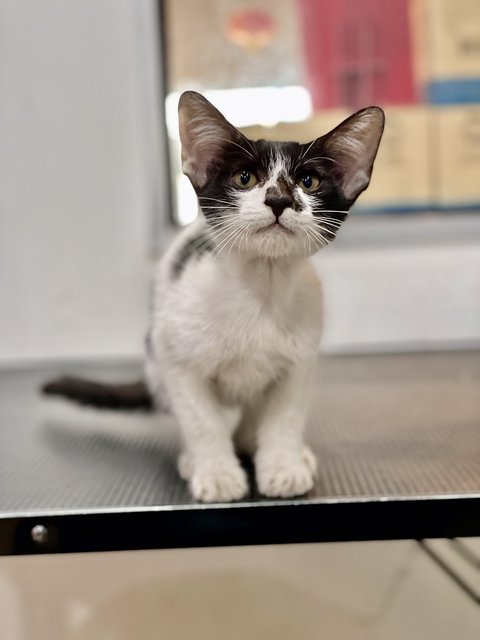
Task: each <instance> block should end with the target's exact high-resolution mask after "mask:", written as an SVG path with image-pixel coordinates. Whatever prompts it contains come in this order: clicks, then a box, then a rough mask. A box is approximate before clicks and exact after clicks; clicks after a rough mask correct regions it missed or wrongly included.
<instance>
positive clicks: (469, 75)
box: [298, 0, 480, 212]
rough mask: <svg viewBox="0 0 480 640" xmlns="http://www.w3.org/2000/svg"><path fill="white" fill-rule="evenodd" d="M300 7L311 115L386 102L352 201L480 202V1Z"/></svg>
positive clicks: (394, 205) (381, 204) (322, 1)
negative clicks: (365, 174)
mask: <svg viewBox="0 0 480 640" xmlns="http://www.w3.org/2000/svg"><path fill="white" fill-rule="evenodd" d="M298 6H299V14H300V22H301V25H302V33H303V37H304V59H305V68H306V77H307V84H308V87H309V90H310V93H311V95H312V98H313V103H314V110H315V113H316V116H315V119H314V120H315V121H316V122H317V123H318V124H321V122H322V120H325V121H326V122H328V121H329V120H331V118H330V117H329V114H330V113H335V112H336V113H337V114H338V113H340V111H341V109H345V108H346V109H347V112H350V113H351V112H352V111H354V110H356V109H357V108H360V107H363V106H367V105H369V104H379V105H381V106H383V107H384V108H385V111H386V117H387V127H386V129H385V134H384V139H383V141H382V144H381V146H380V150H379V154H378V157H377V160H376V164H375V171H374V176H373V179H372V184H371V185H370V188H369V189H368V191H367V192H366V193H365V194H364V195H363V196H362V198H361V199H360V201H359V204H358V205H357V210H364V211H368V212H372V211H380V212H397V211H398V212H403V211H432V210H462V209H466V208H469V209H480V0H388V1H386V0H298ZM326 130H328V129H327V128H325V129H324V131H323V133H325V131H326Z"/></svg>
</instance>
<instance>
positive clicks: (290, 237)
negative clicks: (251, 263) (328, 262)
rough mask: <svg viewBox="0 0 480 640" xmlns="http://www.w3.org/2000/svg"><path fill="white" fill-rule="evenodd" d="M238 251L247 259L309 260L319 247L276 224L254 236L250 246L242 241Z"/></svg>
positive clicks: (264, 228)
mask: <svg viewBox="0 0 480 640" xmlns="http://www.w3.org/2000/svg"><path fill="white" fill-rule="evenodd" d="M236 249H237V252H238V253H239V254H241V255H243V256H245V257H247V258H260V259H268V260H283V259H287V260H288V259H298V258H307V257H308V256H311V255H313V254H314V253H316V252H317V251H318V249H319V247H317V246H314V245H313V244H312V243H307V242H305V241H304V240H303V241H302V237H301V236H300V235H299V234H298V233H295V231H293V230H291V229H288V228H287V227H284V226H283V225H279V224H276V223H274V224H271V225H268V226H266V227H262V228H261V229H258V230H257V231H256V232H255V233H254V234H252V235H251V236H250V239H249V242H248V246H246V244H245V243H242V242H241V241H240V242H239V243H238V245H237V247H236Z"/></svg>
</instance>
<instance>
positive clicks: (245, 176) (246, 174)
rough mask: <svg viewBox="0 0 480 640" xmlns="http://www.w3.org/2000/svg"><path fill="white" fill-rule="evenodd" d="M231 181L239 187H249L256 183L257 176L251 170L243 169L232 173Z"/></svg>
mask: <svg viewBox="0 0 480 640" xmlns="http://www.w3.org/2000/svg"><path fill="white" fill-rule="evenodd" d="M233 182H234V183H235V184H236V185H237V187H240V189H251V188H252V187H254V186H255V185H256V184H257V176H256V175H255V174H254V173H252V172H251V171H247V170H246V169H244V170H243V171H238V172H237V173H235V174H234V176H233Z"/></svg>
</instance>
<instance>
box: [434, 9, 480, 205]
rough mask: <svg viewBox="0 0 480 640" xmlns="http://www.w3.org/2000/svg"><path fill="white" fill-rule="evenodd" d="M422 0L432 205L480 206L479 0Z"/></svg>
mask: <svg viewBox="0 0 480 640" xmlns="http://www.w3.org/2000/svg"><path fill="white" fill-rule="evenodd" d="M425 3H426V6H425V9H426V13H425V16H426V20H425V32H426V33H425V35H426V41H427V42H428V44H429V47H428V58H427V64H428V70H429V76H428V78H427V82H426V97H427V100H428V102H429V103H430V105H431V115H432V128H433V131H434V134H435V135H434V136H433V139H432V183H433V192H434V194H435V200H436V201H435V205H436V207H437V208H438V209H441V210H456V211H461V210H465V209H480V0H425Z"/></svg>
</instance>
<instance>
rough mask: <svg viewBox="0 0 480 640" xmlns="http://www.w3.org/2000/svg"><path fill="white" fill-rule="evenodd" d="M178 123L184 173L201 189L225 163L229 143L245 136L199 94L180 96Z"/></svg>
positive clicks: (186, 92)
mask: <svg viewBox="0 0 480 640" xmlns="http://www.w3.org/2000/svg"><path fill="white" fill-rule="evenodd" d="M178 122H179V129H180V140H181V143H182V169H183V172H184V173H185V174H186V175H187V176H188V177H189V178H190V181H191V183H192V185H193V186H194V187H195V188H201V187H203V186H204V185H205V183H206V182H207V179H208V176H209V173H210V171H211V170H212V169H213V168H215V166H216V165H218V164H219V162H220V161H221V157H222V150H223V148H224V147H225V144H228V143H229V142H232V143H233V144H238V139H239V138H242V137H243V136H242V134H241V133H240V132H239V131H238V129H236V128H235V127H234V126H233V125H232V124H230V123H229V122H228V120H226V119H225V118H224V117H223V116H222V114H221V113H220V111H218V109H216V108H215V107H214V106H213V105H212V104H210V102H209V101H208V100H207V99H206V98H204V97H203V96H202V95H200V94H199V93H197V92H196V91H185V93H182V95H181V96H180V101H179V103H178ZM236 141H237V142H236Z"/></svg>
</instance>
